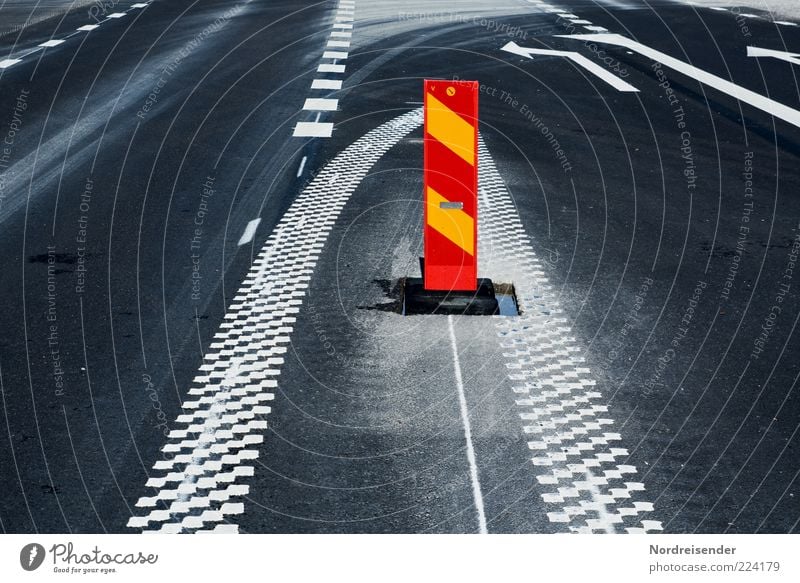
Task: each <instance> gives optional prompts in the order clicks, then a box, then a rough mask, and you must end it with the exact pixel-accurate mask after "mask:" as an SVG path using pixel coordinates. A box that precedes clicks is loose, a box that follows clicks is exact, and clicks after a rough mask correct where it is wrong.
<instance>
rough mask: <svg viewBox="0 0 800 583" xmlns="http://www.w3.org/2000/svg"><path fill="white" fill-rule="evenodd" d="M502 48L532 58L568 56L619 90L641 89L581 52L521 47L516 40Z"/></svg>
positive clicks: (633, 90) (629, 91)
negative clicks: (534, 56)
mask: <svg viewBox="0 0 800 583" xmlns="http://www.w3.org/2000/svg"><path fill="white" fill-rule="evenodd" d="M502 50H504V51H506V52H507V53H512V54H515V55H520V56H522V57H526V58H528V59H532V58H533V55H549V56H552V57H566V58H567V59H570V60H571V61H573V62H574V63H576V64H578V65H580V66H581V67H583V68H584V69H586V70H587V71H589V72H590V73H592V74H594V75H596V76H597V77H599V78H600V79H602V80H603V81H605V82H606V83H608V84H609V85H611V86H612V87H614V88H615V89H617V90H618V91H625V92H628V93H635V92H638V91H639V90H638V89H637V88H636V87H634V86H633V85H631V84H630V83H626V82H625V81H623V80H622V79H620V78H619V77H617V76H616V75H614V74H612V73H610V72H609V71H607V70H606V69H604V68H603V67H601V66H600V65H598V64H597V63H593V62H592V61H590V60H589V59H587V58H586V57H584V56H583V55H581V54H579V53H574V52H569V51H555V50H552V49H530V48H528V47H521V46H519V45H518V44H517V43H515V42H514V41H511V42H510V43H508V44H506V45H505V46H504V47H503V48H502Z"/></svg>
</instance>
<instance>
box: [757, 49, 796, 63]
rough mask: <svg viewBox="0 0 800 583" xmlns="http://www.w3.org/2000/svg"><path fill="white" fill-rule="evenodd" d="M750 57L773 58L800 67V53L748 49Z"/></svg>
mask: <svg viewBox="0 0 800 583" xmlns="http://www.w3.org/2000/svg"><path fill="white" fill-rule="evenodd" d="M747 56H748V57H773V58H775V59H780V60H781V61H787V62H789V63H792V64H794V65H800V58H798V57H800V53H787V52H785V51H774V50H772V49H762V48H760V47H747Z"/></svg>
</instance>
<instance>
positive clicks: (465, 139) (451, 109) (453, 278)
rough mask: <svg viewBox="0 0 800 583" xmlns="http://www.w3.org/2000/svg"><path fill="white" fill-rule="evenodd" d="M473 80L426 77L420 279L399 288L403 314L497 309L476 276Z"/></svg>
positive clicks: (475, 94)
mask: <svg viewBox="0 0 800 583" xmlns="http://www.w3.org/2000/svg"><path fill="white" fill-rule="evenodd" d="M478 90H479V86H478V82H477V81H446V80H444V81H442V80H437V81H431V80H426V81H425V85H424V91H425V98H424V99H425V107H424V110H425V128H424V153H423V157H424V162H423V167H424V179H423V198H424V204H423V208H424V211H423V212H424V220H423V224H424V233H423V238H424V250H425V251H424V252H425V257H424V259H423V261H422V279H421V280H420V279H419V278H407V279H406V280H405V281H404V285H403V290H404V291H403V312H404V313H405V314H463V315H492V314H497V313H499V306H498V303H497V299H496V297H495V291H494V286H493V284H492V282H491V281H490V280H488V279H478Z"/></svg>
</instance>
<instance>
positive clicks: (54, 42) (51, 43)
mask: <svg viewBox="0 0 800 583" xmlns="http://www.w3.org/2000/svg"><path fill="white" fill-rule="evenodd" d="M65 42H67V41H65V40H62V39H51V40H49V41H45V42H43V43H42V44H40V45H38V46H40V47H57V46H58V45H60V44H63V43H65Z"/></svg>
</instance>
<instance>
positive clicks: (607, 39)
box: [558, 34, 800, 127]
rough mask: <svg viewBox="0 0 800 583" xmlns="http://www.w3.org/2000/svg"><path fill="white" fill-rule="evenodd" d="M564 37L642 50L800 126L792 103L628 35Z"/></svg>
mask: <svg viewBox="0 0 800 583" xmlns="http://www.w3.org/2000/svg"><path fill="white" fill-rule="evenodd" d="M558 36H561V37H562V38H572V39H576V40H582V41H589V40H592V41H595V42H599V43H602V44H610V45H615V46H619V47H625V48H627V49H630V50H632V51H634V52H637V53H639V54H640V55H642V56H645V57H647V58H648V59H652V60H654V61H658V62H659V63H661V64H662V65H664V66H665V67H669V68H670V69H674V70H675V71H678V72H679V73H682V74H684V75H686V76H688V77H691V78H692V79H697V80H698V81H700V82H701V83H704V84H705V85H708V86H709V87H713V88H714V89H717V90H718V91H722V92H723V93H726V94H728V95H730V96H731V97H733V98H734V99H738V100H739V101H743V102H744V103H749V104H750V105H752V106H753V107H755V108H758V109H760V110H761V111H765V112H767V113H768V114H770V115H772V116H775V117H777V118H780V119H782V120H784V121H786V122H788V123H790V124H792V125H794V126H797V127H800V111H797V110H796V109H792V108H791V107H789V106H787V105H784V104H782V103H779V102H777V101H775V100H773V99H770V98H769V97H764V96H763V95H761V94H759V93H756V92H755V91H750V90H749V89H745V88H744V87H742V86H740V85H736V84H735V83H731V82H730V81H727V80H725V79H723V78H721V77H717V76H716V75H712V74H711V73H709V72H707V71H704V70H703V69H698V68H697V67H695V66H693V65H690V64H689V63H685V62H683V61H681V60H678V59H676V58H674V57H670V56H669V55H666V54H664V53H662V52H660V51H657V50H655V49H651V48H650V47H648V46H645V45H643V44H641V43H638V42H636V41H635V40H632V39H629V38H627V37H624V36H622V35H619V34H575V35H558Z"/></svg>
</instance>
